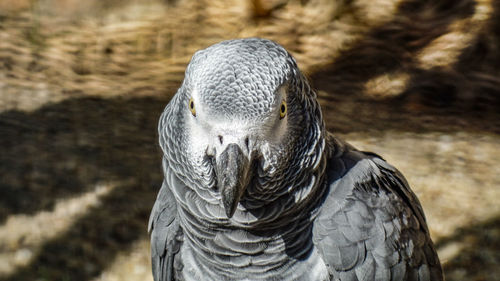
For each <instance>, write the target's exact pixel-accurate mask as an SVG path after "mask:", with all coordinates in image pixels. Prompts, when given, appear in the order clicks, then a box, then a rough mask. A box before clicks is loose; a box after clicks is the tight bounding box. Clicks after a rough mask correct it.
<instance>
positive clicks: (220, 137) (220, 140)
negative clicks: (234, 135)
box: [219, 135, 224, 144]
mask: <svg viewBox="0 0 500 281" xmlns="http://www.w3.org/2000/svg"><path fill="white" fill-rule="evenodd" d="M219 142H220V144H222V143H224V138H223V137H222V136H221V135H219Z"/></svg>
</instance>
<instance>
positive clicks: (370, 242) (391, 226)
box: [313, 149, 442, 281]
mask: <svg viewBox="0 0 500 281" xmlns="http://www.w3.org/2000/svg"><path fill="white" fill-rule="evenodd" d="M327 179H328V183H327V184H328V185H329V194H328V195H327V197H326V199H325V202H324V204H323V206H322V207H321V210H320V213H319V214H318V217H317V218H316V220H315V222H314V228H313V242H314V243H315V245H316V246H317V248H318V251H319V252H320V254H321V256H322V257H323V260H324V262H325V263H326V264H327V267H329V269H330V273H331V275H332V277H333V279H334V280H335V278H337V279H340V280H342V281H344V280H421V281H423V280H442V272H441V267H440V265H439V261H438V259H437V255H436V252H435V250H434V247H433V245H432V242H431V241H430V237H429V233H428V230H427V225H426V222H425V217H424V214H423V210H422V208H421V206H420V203H419V202H418V200H417V198H416V196H415V195H414V194H413V193H412V192H411V190H410V189H409V187H408V184H407V183H406V180H405V179H404V177H403V176H402V175H401V174H400V173H399V172H398V171H397V170H396V169H395V168H393V167H392V166H390V165H389V164H387V163H386V162H385V161H384V160H383V159H380V158H378V157H376V156H373V155H368V154H364V153H362V152H359V151H356V150H351V149H348V150H346V151H345V152H343V153H342V155H340V156H332V157H331V158H330V159H329V160H328V166H327Z"/></svg>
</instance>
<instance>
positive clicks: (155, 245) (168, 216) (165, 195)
mask: <svg viewBox="0 0 500 281" xmlns="http://www.w3.org/2000/svg"><path fill="white" fill-rule="evenodd" d="M172 184H175V182H173V181H172V180H171V177H168V176H167V177H165V179H164V180H163V184H162V187H161V188H160V191H159V192H158V196H157V198H156V201H155V204H154V206H153V209H152V211H151V215H150V217H149V223H148V231H149V232H150V234H151V262H152V269H153V277H154V280H155V281H173V280H174V255H175V254H176V253H177V252H178V251H179V248H180V246H181V244H182V235H183V233H182V229H181V228H180V226H179V220H178V219H177V205H176V201H175V198H174V195H173V193H172V190H171V185H172Z"/></svg>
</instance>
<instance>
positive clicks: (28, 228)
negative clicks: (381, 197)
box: [0, 0, 500, 281]
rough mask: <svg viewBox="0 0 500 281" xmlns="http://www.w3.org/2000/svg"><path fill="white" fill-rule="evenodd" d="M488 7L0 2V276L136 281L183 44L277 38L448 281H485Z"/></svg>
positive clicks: (495, 142)
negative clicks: (409, 214) (418, 220)
mask: <svg viewBox="0 0 500 281" xmlns="http://www.w3.org/2000/svg"><path fill="white" fill-rule="evenodd" d="M499 19H500V4H499V3H498V2H495V1H487V0H477V1H473V0H459V1H454V0H453V1H452V0H446V1H445V0H440V1H417V0H415V1H409V0H406V1H402V0H401V1H395V0H375V1H368V0H352V1H343V0H337V1H327V0H309V1H307V0H302V1H299V0H290V1H278V0H268V1H257V0H254V1H243V0H241V1H236V0H234V1H189V0H184V1H183V0H178V1H175V0H173V1H159V0H148V1H138V0H137V1H134V0H128V1H118V0H110V1H97V0H90V1H77V0H38V1H37V0H18V1H15V0H0V280H12V281H14V280H106V281H110V280H152V278H151V273H150V264H149V243H148V235H147V232H146V224H147V219H148V216H149V211H150V209H151V207H152V204H153V202H154V199H155V195H156V192H157V190H158V188H159V186H160V182H161V171H160V152H159V149H158V146H157V136H156V124H157V119H158V117H159V114H160V112H161V111H162V109H163V107H164V106H165V105H166V104H167V103H168V100H169V98H170V97H171V96H172V95H173V94H174V93H175V90H176V88H177V87H178V86H179V84H180V82H181V81H182V79H183V72H184V68H185V66H186V64H187V62H188V61H189V59H190V56H191V55H192V54H193V52H194V51H196V50H198V49H200V48H203V47H206V46H208V45H211V44H213V43H216V42H219V41H221V40H224V39H230V38H239V37H250V36H259V37H266V38H269V39H273V40H276V41H277V42H279V43H281V44H282V45H284V46H285V47H286V48H287V49H288V50H290V52H291V53H292V54H293V55H294V56H295V57H296V59H297V61H298V63H299V65H300V66H301V68H302V69H303V70H304V72H305V73H306V74H307V75H308V76H309V77H310V79H311V81H312V83H313V85H314V86H315V87H316V88H317V89H318V95H319V98H320V102H321V105H322V107H323V113H324V117H325V120H326V122H327V127H328V128H329V129H330V130H332V131H333V132H336V133H337V134H338V135H340V136H342V137H344V138H345V139H346V140H348V141H349V142H351V143H352V144H354V145H355V146H357V147H358V148H360V149H363V150H371V151H374V152H376V153H378V154H380V155H382V156H383V157H384V158H385V159H386V160H388V161H389V162H391V163H392V164H394V165H395V166H396V167H398V168H399V169H400V170H401V171H402V172H403V174H405V176H406V177H407V179H408V181H409V183H410V185H411V186H412V188H413V190H414V191H415V192H416V194H417V195H418V196H419V198H420V200H421V203H422V205H423V207H424V210H425V212H426V215H427V219H428V223H429V226H430V229H431V234H432V236H433V239H434V241H435V242H436V245H437V248H438V251H439V255H440V258H441V261H442V263H443V265H444V269H445V274H446V278H447V280H452V281H454V280H500V269H499V268H500V204H499V203H498V202H499V198H500V166H499V163H498V159H499V158H500V102H499V101H500V78H499V77H500V31H499V30H500V20H499Z"/></svg>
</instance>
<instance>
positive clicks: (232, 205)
mask: <svg viewBox="0 0 500 281" xmlns="http://www.w3.org/2000/svg"><path fill="white" fill-rule="evenodd" d="M249 170H250V160H249V159H248V157H247V156H246V155H245V154H244V153H243V151H242V150H241V148H240V147H239V146H238V145H237V144H235V143H231V144H229V145H227V147H226V148H225V150H224V151H223V152H222V153H221V154H220V155H219V156H218V157H217V158H216V159H215V172H216V175H217V187H218V189H219V190H220V192H221V197H222V205H223V206H224V209H225V211H226V215H227V217H228V218H231V217H232V216H233V215H234V212H235V211H236V207H237V206H238V203H239V202H240V199H241V196H242V195H243V193H245V189H246V187H247V185H248V182H249V178H250V176H249Z"/></svg>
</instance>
